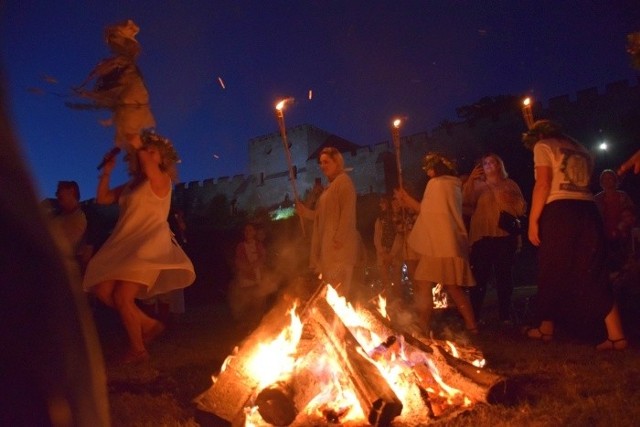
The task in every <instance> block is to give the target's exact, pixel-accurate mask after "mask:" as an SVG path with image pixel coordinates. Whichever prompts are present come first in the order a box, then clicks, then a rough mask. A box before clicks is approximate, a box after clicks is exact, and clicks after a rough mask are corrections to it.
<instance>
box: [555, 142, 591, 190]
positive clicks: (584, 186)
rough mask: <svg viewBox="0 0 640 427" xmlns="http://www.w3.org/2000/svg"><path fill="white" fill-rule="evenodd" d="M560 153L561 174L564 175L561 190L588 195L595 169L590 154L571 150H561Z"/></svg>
mask: <svg viewBox="0 0 640 427" xmlns="http://www.w3.org/2000/svg"><path fill="white" fill-rule="evenodd" d="M560 152H561V153H562V163H561V165H560V172H562V173H563V175H564V181H563V182H561V183H560V190H563V191H574V192H578V193H588V192H589V191H590V190H589V180H590V179H591V172H592V168H593V164H592V161H591V157H590V156H589V154H587V153H585V152H582V151H577V150H573V149H570V148H561V149H560Z"/></svg>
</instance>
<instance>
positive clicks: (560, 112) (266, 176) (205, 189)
mask: <svg viewBox="0 0 640 427" xmlns="http://www.w3.org/2000/svg"><path fill="white" fill-rule="evenodd" d="M639 102H640V77H639V78H638V79H637V80H636V81H633V80H631V81H630V80H626V79H625V80H618V81H613V82H610V83H608V84H606V85H605V86H603V87H602V88H598V87H589V88H585V89H582V90H579V91H577V92H575V93H573V94H563V95H559V96H555V97H552V98H549V99H548V100H547V102H546V105H544V104H543V103H542V102H541V101H540V100H536V102H535V103H534V115H536V116H538V117H549V118H553V119H557V120H559V121H560V122H565V123H566V124H567V125H569V126H568V127H570V125H571V124H572V123H583V120H589V123H591V122H593V123H596V122H597V123H598V126H603V124H602V123H604V124H605V126H606V125H607V123H609V124H608V126H610V127H612V126H613V127H615V126H616V124H617V123H619V122H618V121H614V122H607V120H608V117H612V116H614V114H612V113H614V112H615V113H616V114H617V115H619V114H627V115H628V114H634V111H637V105H638V104H639ZM604 112H606V114H605V115H604V116H603V114H604ZM587 113H589V114H587ZM517 116H519V112H518V111H516V110H505V111H501V112H496V114H494V115H490V116H483V117H477V118H475V119H473V120H449V119H445V120H443V121H442V122H441V123H440V124H439V125H438V126H437V127H435V128H434V129H432V130H430V131H428V130H425V131H421V132H417V133H414V134H412V135H406V136H402V137H401V138H400V147H401V156H402V160H401V161H402V164H403V169H404V173H405V174H406V175H407V178H408V179H407V181H411V179H410V178H414V180H415V179H416V178H419V177H420V176H421V174H420V173H421V170H420V162H421V159H422V156H423V155H424V153H425V152H427V151H440V152H445V153H448V154H450V155H454V156H461V158H465V157H466V158H468V159H470V158H474V157H475V156H477V155H479V153H480V152H481V150H483V149H484V147H485V145H486V143H487V136H488V135H492V134H493V132H495V131H496V129H499V130H500V132H503V133H502V134H501V138H512V137H514V136H513V135H511V134H509V132H511V130H510V129H512V128H513V127H514V126H516V127H517V124H516V122H514V120H516V119H518V118H519V117H517ZM578 117H579V118H580V120H577V119H576V118H578ZM601 122H602V123H601ZM505 126H506V127H505ZM505 129H506V130H505ZM504 132H506V134H505V133H504ZM287 136H288V139H289V142H290V143H291V144H292V145H291V154H292V160H293V164H294V166H295V168H296V174H297V178H296V179H297V184H298V185H297V186H298V191H299V193H300V194H301V195H304V194H305V192H306V191H309V190H310V189H311V188H312V187H313V185H314V182H315V180H317V179H320V180H322V181H323V182H324V177H323V176H322V173H321V171H320V170H319V168H318V166H317V164H316V161H317V159H316V158H315V157H313V156H314V153H317V150H318V148H319V147H322V146H325V145H332V144H337V145H336V146H340V144H343V149H344V150H347V151H344V153H343V155H344V158H345V165H346V166H347V167H350V168H353V170H352V172H350V175H351V177H352V179H353V180H354V184H355V185H356V188H357V191H358V192H359V193H361V194H362V193H368V192H386V191H388V188H389V186H390V185H393V175H394V174H395V173H396V172H393V170H394V168H395V159H394V151H395V148H394V146H393V142H392V141H391V139H390V138H389V139H386V140H382V141H378V142H375V143H372V144H368V145H357V144H353V143H350V142H349V141H346V140H344V139H343V138H341V137H339V136H337V135H335V134H332V133H330V132H327V131H325V130H323V129H320V128H318V127H317V126H314V125H311V124H300V125H296V126H293V127H288V128H287ZM389 136H390V135H389ZM518 137H519V135H516V136H515V138H518ZM248 142H249V143H248V148H249V152H248V158H249V171H248V174H238V175H233V176H221V177H217V178H207V179H204V180H202V181H190V182H188V183H178V184H176V191H175V193H176V197H177V199H179V200H180V202H181V203H183V204H184V205H185V206H190V207H191V208H193V209H200V208H202V207H203V206H207V204H208V203H211V202H212V201H213V200H216V201H219V200H220V199H219V198H216V196H218V195H223V196H225V197H226V198H227V200H234V201H236V202H237V206H238V207H239V208H240V209H247V210H251V209H252V208H255V207H258V206H272V205H274V204H276V205H277V204H278V203H281V202H282V201H283V200H287V198H289V200H290V198H291V182H290V180H289V173H288V170H287V165H286V162H285V156H284V155H283V150H284V148H283V146H282V140H281V135H280V132H279V131H275V132H269V133H267V134H264V135H260V136H257V137H255V138H251V139H249V141H248ZM345 147H349V148H345ZM416 171H417V172H416ZM216 203H217V202H216Z"/></svg>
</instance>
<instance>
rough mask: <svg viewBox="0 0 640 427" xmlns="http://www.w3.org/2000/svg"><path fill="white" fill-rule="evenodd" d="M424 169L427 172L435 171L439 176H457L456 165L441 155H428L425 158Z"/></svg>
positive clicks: (432, 153)
mask: <svg viewBox="0 0 640 427" xmlns="http://www.w3.org/2000/svg"><path fill="white" fill-rule="evenodd" d="M422 169H424V170H425V171H428V170H429V169H434V170H436V171H437V172H438V175H443V174H446V175H457V167H456V165H455V163H454V162H453V161H451V160H449V159H448V158H446V157H445V156H443V155H442V154H440V153H434V152H431V153H427V155H426V156H425V157H424V166H423V167H422Z"/></svg>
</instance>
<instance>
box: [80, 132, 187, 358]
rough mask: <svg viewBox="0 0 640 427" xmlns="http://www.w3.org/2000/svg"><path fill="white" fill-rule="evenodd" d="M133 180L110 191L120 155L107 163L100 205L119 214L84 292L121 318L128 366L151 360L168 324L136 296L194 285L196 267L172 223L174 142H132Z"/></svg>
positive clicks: (149, 136)
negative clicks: (150, 313) (111, 206)
mask: <svg viewBox="0 0 640 427" xmlns="http://www.w3.org/2000/svg"><path fill="white" fill-rule="evenodd" d="M130 145H131V147H129V148H130V149H129V150H128V151H129V153H131V154H129V158H128V161H129V163H130V165H129V166H130V167H129V169H130V170H131V171H136V172H134V173H133V176H132V178H131V180H130V181H128V182H127V183H125V184H123V185H120V186H117V187H115V188H109V177H110V175H111V172H112V171H113V168H114V167H115V157H114V158H111V159H110V160H106V163H105V165H104V169H103V173H102V175H100V181H99V183H98V190H97V196H96V202H97V203H100V204H111V203H115V202H118V203H119V205H120V215H119V217H118V222H117V224H116V226H115V228H114V230H113V232H112V233H111V236H110V237H109V239H108V240H107V241H106V242H105V243H104V245H103V246H102V247H101V248H100V250H99V251H98V252H97V253H96V254H95V255H94V257H93V258H92V259H91V261H90V262H89V264H88V266H87V271H86V273H85V276H84V280H83V288H84V289H85V290H86V291H91V292H93V293H94V294H95V295H96V296H97V297H98V299H100V301H102V302H103V303H105V304H106V305H107V306H109V307H111V308H114V309H115V310H117V311H118V313H119V314H120V318H121V319H122V323H123V325H124V327H125V330H126V332H127V335H128V338H129V350H128V352H127V353H126V354H125V356H124V357H123V360H122V361H123V363H138V362H142V361H145V360H147V359H149V353H148V352H147V349H146V345H147V344H148V343H149V342H150V341H151V340H152V339H154V338H155V337H156V336H157V335H159V334H160V333H162V331H163V330H164V325H163V324H162V323H161V322H160V321H158V320H156V319H153V318H151V317H149V316H147V315H146V314H145V313H144V312H143V311H142V310H140V309H139V308H138V306H137V305H136V302H135V300H136V298H145V297H152V296H154V295H158V294H162V293H166V292H168V291H170V290H172V289H180V288H184V287H186V286H189V285H190V284H192V283H193V281H194V280H195V272H194V268H193V264H192V263H191V261H190V260H189V258H188V257H187V255H186V254H185V253H184V251H183V250H182V248H181V247H180V246H179V245H178V243H177V241H176V239H175V238H174V236H173V233H171V230H170V228H169V223H168V222H167V218H168V214H169V209H170V205H171V187H172V181H173V180H175V178H176V162H177V161H178V156H177V153H176V152H175V150H174V148H173V146H172V145H171V143H170V142H169V141H168V140H167V139H165V138H162V137H160V136H159V135H157V134H155V133H152V132H148V131H146V132H144V133H143V134H142V136H141V137H140V136H136V137H133V138H131V139H130Z"/></svg>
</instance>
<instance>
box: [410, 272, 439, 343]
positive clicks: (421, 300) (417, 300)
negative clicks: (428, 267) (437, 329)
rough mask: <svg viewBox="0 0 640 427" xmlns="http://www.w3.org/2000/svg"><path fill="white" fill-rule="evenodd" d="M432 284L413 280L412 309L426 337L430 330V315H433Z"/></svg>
mask: <svg viewBox="0 0 640 427" xmlns="http://www.w3.org/2000/svg"><path fill="white" fill-rule="evenodd" d="M433 286H434V283H433V282H428V281H425V280H415V281H414V282H413V297H414V307H415V310H416V313H417V314H418V319H419V322H420V327H421V328H422V330H423V331H424V332H425V334H426V335H427V336H428V335H429V332H430V330H431V314H432V313H433V293H432V292H433V291H432V289H433Z"/></svg>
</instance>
